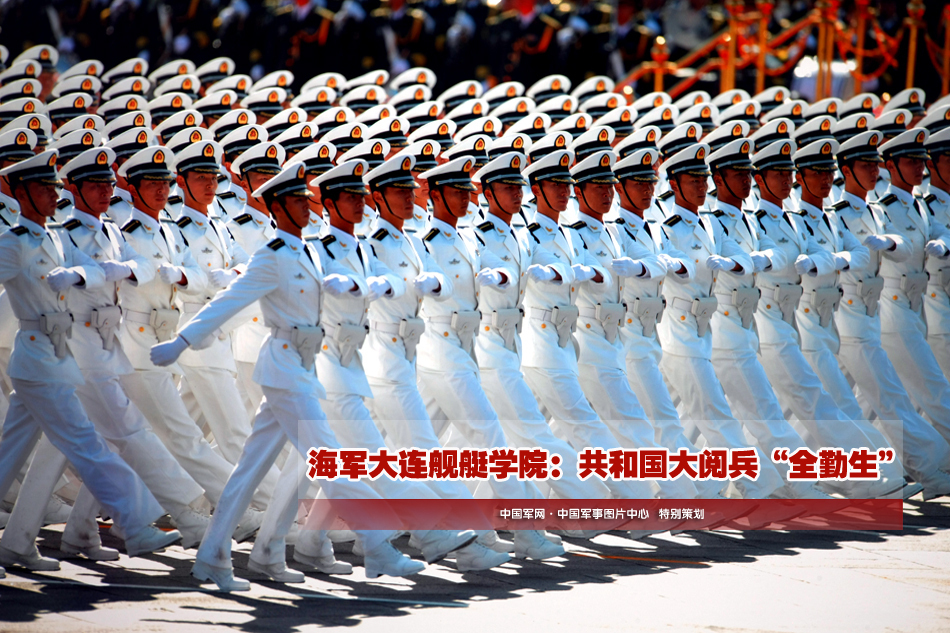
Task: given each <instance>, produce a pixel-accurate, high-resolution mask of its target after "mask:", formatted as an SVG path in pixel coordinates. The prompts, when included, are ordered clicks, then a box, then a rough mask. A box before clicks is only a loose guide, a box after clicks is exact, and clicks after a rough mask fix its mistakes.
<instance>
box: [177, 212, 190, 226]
mask: <svg viewBox="0 0 950 633" xmlns="http://www.w3.org/2000/svg"><path fill="white" fill-rule="evenodd" d="M175 224H177V225H178V228H180V229H183V228H185V227H186V226H188V225H189V224H191V218H189V217H188V216H187V215H183V216H181V217H180V218H178V219H177V220H176V221H175Z"/></svg>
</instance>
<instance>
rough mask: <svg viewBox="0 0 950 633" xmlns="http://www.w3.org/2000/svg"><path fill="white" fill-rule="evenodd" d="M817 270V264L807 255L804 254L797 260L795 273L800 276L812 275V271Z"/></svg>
mask: <svg viewBox="0 0 950 633" xmlns="http://www.w3.org/2000/svg"><path fill="white" fill-rule="evenodd" d="M815 268H817V267H816V266H815V262H814V261H812V259H811V257H809V256H808V255H805V254H804V253H803V254H801V255H799V256H798V257H797V258H796V259H795V272H796V273H798V274H799V275H804V274H806V273H810V272H811V271H813V270H815Z"/></svg>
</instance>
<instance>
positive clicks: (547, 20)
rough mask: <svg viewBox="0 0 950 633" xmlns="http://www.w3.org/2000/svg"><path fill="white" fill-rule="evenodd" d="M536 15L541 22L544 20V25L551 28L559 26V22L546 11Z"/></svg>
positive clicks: (558, 27)
mask: <svg viewBox="0 0 950 633" xmlns="http://www.w3.org/2000/svg"><path fill="white" fill-rule="evenodd" d="M538 17H539V18H540V19H541V21H542V22H544V24H545V25H546V26H550V27H551V28H552V29H560V28H561V23H560V22H558V21H557V20H555V19H554V18H552V17H551V16H550V15H548V14H546V13H541V14H539V15H538Z"/></svg>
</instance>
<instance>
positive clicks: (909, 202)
mask: <svg viewBox="0 0 950 633" xmlns="http://www.w3.org/2000/svg"><path fill="white" fill-rule="evenodd" d="M887 193H892V194H894V195H895V196H897V199H898V200H900V201H901V202H902V203H903V204H904V206H905V207H912V206H914V194H912V193H910V192H909V191H904V190H903V189H900V188H898V187H895V186H894V185H892V184H891V185H888V186H887V192H886V193H885V195H886V194H887Z"/></svg>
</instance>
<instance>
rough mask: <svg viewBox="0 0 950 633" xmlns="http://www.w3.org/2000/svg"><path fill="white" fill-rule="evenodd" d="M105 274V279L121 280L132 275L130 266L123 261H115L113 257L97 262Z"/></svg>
mask: <svg viewBox="0 0 950 633" xmlns="http://www.w3.org/2000/svg"><path fill="white" fill-rule="evenodd" d="M99 267H100V268H102V270H103V272H105V274H106V281H122V280H123V279H128V278H129V277H131V276H132V267H131V266H129V265H128V264H127V263H125V262H117V261H115V260H113V259H110V260H107V261H104V262H102V263H101V264H99Z"/></svg>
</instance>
